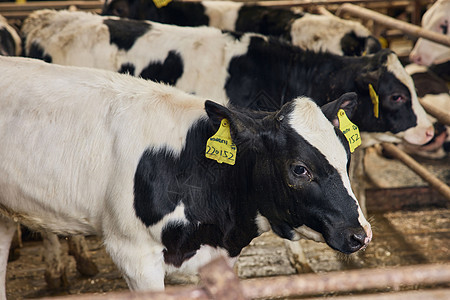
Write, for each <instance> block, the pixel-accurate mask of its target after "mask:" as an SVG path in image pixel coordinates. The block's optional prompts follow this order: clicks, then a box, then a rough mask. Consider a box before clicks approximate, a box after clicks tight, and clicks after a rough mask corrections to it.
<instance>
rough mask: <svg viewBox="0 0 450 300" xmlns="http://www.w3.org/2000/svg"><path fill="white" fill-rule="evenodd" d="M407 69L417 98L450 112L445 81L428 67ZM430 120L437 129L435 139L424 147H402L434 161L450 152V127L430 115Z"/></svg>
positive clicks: (410, 67)
mask: <svg viewBox="0 0 450 300" xmlns="http://www.w3.org/2000/svg"><path fill="white" fill-rule="evenodd" d="M405 69H406V71H407V72H408V74H410V75H411V77H412V78H413V81H414V85H415V87H416V91H417V96H418V97H419V99H420V101H421V102H424V103H426V104H428V105H429V106H434V107H435V108H437V109H439V110H441V111H444V112H449V111H450V93H449V90H448V86H447V82H446V81H445V80H443V79H441V78H440V77H439V76H438V75H436V74H435V73H434V72H433V71H432V70H431V69H430V68H429V67H426V66H420V65H416V64H410V65H407V66H406V67H405ZM428 118H429V119H430V121H431V122H433V125H434V129H435V135H434V137H433V139H432V140H431V141H430V142H428V143H427V144H425V145H423V146H417V145H409V144H408V143H403V144H402V145H401V146H402V147H403V148H404V150H405V151H406V152H408V153H410V154H415V155H418V156H422V157H427V158H433V159H440V158H444V157H446V156H447V154H448V152H449V151H450V127H449V126H446V125H444V124H441V123H439V122H437V121H436V119H435V118H434V117H432V116H430V115H429V116H428Z"/></svg>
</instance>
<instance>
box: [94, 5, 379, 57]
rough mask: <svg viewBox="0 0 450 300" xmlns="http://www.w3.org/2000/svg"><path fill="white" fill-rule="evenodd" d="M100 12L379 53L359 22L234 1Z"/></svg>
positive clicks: (321, 48) (344, 52)
mask: <svg viewBox="0 0 450 300" xmlns="http://www.w3.org/2000/svg"><path fill="white" fill-rule="evenodd" d="M102 13H103V14H104V15H115V16H119V17H123V18H131V19H137V20H150V21H155V22H159V23H166V24H173V25H178V26H202V25H208V26H212V27H217V28H219V29H222V30H229V31H238V32H256V33H261V34H264V35H270V36H276V37H281V38H283V39H285V40H288V41H290V42H292V43H293V44H294V45H296V46H300V47H302V48H304V49H311V50H314V51H327V52H330V53H335V54H337V55H349V56H354V55H356V56H360V55H362V54H363V53H375V52H377V51H379V50H380V49H381V45H380V43H379V42H378V40H377V39H376V38H375V37H374V36H373V35H372V34H371V33H370V31H369V30H368V29H367V28H365V27H364V26H363V25H361V24H360V23H358V22H355V21H349V20H344V19H340V18H338V17H335V16H324V15H313V14H308V13H296V12H293V11H291V10H287V9H279V8H271V7H263V6H258V5H244V4H243V3H238V2H233V1H201V2H180V1H173V2H170V3H168V4H167V5H166V6H163V7H161V8H157V7H156V6H155V3H154V2H153V1H152V0H106V1H105V5H104V7H103V12H102Z"/></svg>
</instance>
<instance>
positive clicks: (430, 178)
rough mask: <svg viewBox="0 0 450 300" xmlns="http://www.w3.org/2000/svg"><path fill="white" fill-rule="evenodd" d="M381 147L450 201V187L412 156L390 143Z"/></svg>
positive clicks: (382, 144)
mask: <svg viewBox="0 0 450 300" xmlns="http://www.w3.org/2000/svg"><path fill="white" fill-rule="evenodd" d="M381 146H383V149H384V151H386V152H387V153H388V154H389V155H391V156H393V157H395V158H397V159H398V160H400V161H402V162H403V163H404V164H405V165H406V166H407V167H408V168H410V169H411V170H413V171H414V172H415V173H416V174H417V175H419V176H420V177H421V178H422V179H423V180H425V181H426V182H428V183H429V184H430V185H431V186H432V187H433V188H434V189H436V190H437V191H438V192H439V193H440V194H441V195H443V196H444V197H445V198H447V200H450V187H449V186H448V185H447V184H445V183H444V182H442V181H441V180H439V178H437V177H436V176H434V175H433V174H431V173H430V172H428V170H427V169H425V168H424V167H423V166H422V165H420V164H419V163H418V162H416V161H415V160H414V159H413V158H412V157H411V156H409V155H408V154H406V153H405V152H403V151H402V150H400V149H398V148H397V147H396V146H395V145H393V144H390V143H381Z"/></svg>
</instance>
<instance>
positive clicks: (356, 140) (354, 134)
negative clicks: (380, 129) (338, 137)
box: [338, 109, 361, 153]
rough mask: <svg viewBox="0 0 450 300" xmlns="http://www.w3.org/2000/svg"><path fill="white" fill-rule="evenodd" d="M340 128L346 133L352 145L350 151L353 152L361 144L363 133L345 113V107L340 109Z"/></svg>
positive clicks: (349, 143)
mask: <svg viewBox="0 0 450 300" xmlns="http://www.w3.org/2000/svg"><path fill="white" fill-rule="evenodd" d="M338 119H339V129H340V130H341V131H342V133H343V134H344V135H345V138H346V139H347V141H348V145H349V146H350V152H351V153H353V152H354V151H355V149H356V148H358V146H359V145H361V135H360V134H359V129H358V126H356V125H355V124H353V123H352V121H350V120H349V119H348V117H347V115H346V114H345V111H344V110H343V109H340V110H339V111H338Z"/></svg>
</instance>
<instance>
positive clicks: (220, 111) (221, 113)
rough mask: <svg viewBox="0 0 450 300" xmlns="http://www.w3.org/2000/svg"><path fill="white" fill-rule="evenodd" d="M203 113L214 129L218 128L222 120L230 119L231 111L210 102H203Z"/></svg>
mask: <svg viewBox="0 0 450 300" xmlns="http://www.w3.org/2000/svg"><path fill="white" fill-rule="evenodd" d="M205 111H206V113H207V114H208V117H209V120H210V121H211V122H212V124H213V126H214V128H219V126H220V122H222V120H223V119H230V116H231V111H230V109H228V108H227V107H225V106H223V105H220V104H218V103H216V102H213V101H211V100H206V101H205Z"/></svg>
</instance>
